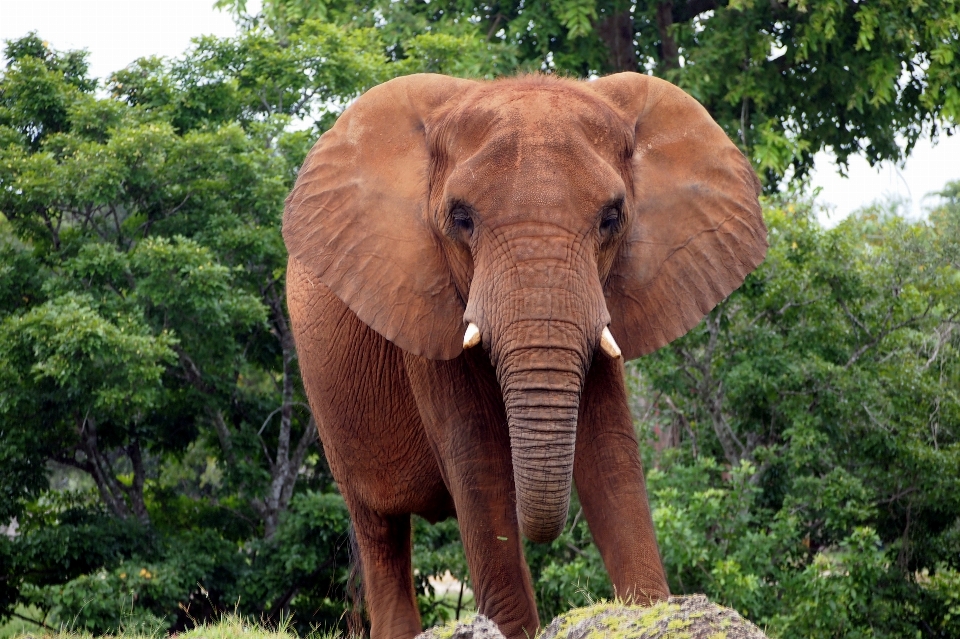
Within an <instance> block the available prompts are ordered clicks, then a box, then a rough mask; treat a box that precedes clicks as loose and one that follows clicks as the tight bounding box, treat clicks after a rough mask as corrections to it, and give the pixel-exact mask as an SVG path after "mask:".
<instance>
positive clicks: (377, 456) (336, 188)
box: [283, 72, 767, 639]
mask: <svg viewBox="0 0 960 639" xmlns="http://www.w3.org/2000/svg"><path fill="white" fill-rule="evenodd" d="M759 194H760V183H759V181H758V180H757V177H756V175H755V173H754V171H753V169H752V167H751V165H750V163H749V162H748V161H747V160H746V159H745V158H744V156H743V154H742V153H741V152H740V150H739V149H738V148H737V147H736V146H735V145H734V144H733V143H732V142H731V141H730V139H729V138H728V137H727V136H726V134H725V133H724V132H723V130H722V129H721V128H720V126H718V125H717V124H716V123H715V122H714V121H713V119H712V118H711V117H710V115H709V114H708V113H707V111H706V110H705V109H704V108H703V107H702V106H701V105H700V104H699V103H698V102H697V101H696V100H695V99H693V98H692V97H691V96H689V95H687V94H686V93H685V92H683V91H682V90H681V89H679V88H677V87H675V86H674V85H672V84H670V83H668V82H666V81H663V80H659V79H656V78H653V77H650V76H646V75H642V74H637V73H629V72H628V73H620V74H616V75H611V76H607V77H603V78H599V79H594V80H592V81H578V80H573V79H565V78H558V77H555V76H552V75H543V74H534V75H522V76H517V77H510V78H501V79H497V80H491V81H477V80H466V79H457V78H451V77H446V76H442V75H434V74H418V75H410V76H405V77H400V78H396V79H393V80H390V81H388V82H386V83H384V84H381V85H379V86H376V87H374V88H372V89H370V90H369V91H367V92H366V93H364V94H363V95H362V96H360V97H359V98H358V99H357V100H356V101H354V102H353V103H352V104H351V105H350V106H349V107H348V108H347V109H346V110H345V111H344V112H343V113H342V114H341V115H340V117H339V118H338V120H337V122H336V123H335V125H334V126H333V127H332V128H331V129H330V130H329V131H327V132H326V133H324V134H323V135H322V136H321V137H320V139H319V141H318V142H317V143H316V145H315V146H314V147H313V149H312V150H311V151H310V152H309V154H308V155H307V157H306V159H305V160H304V162H303V164H302V166H301V167H300V170H299V173H298V176H297V179H296V183H295V185H294V187H293V190H292V191H291V193H290V195H289V196H288V198H287V200H286V203H285V208H284V214H283V237H284V241H285V243H286V246H287V249H288V252H289V261H288V267H287V298H288V301H287V303H288V308H289V313H290V318H291V324H292V327H293V334H294V338H295V343H296V349H297V354H298V358H299V365H300V369H301V373H302V377H303V383H304V388H305V391H306V394H307V397H308V400H309V403H310V407H311V410H312V411H313V414H314V416H315V418H316V421H317V424H318V428H319V432H320V439H321V442H322V445H323V449H324V451H325V454H326V456H327V460H328V463H329V466H330V469H331V472H332V473H333V476H334V478H335V480H336V481H337V483H338V485H339V487H340V490H341V493H342V494H343V497H344V500H345V502H346V504H347V507H348V509H349V512H350V516H351V520H352V525H353V528H354V533H355V535H356V545H357V547H358V549H359V556H360V565H361V572H362V579H363V584H364V596H365V601H366V609H367V612H368V615H369V622H370V633H371V637H372V639H408V638H409V637H413V636H414V635H416V634H417V633H418V632H419V631H420V629H421V625H420V617H419V613H418V610H417V605H416V598H415V595H414V589H413V581H412V565H411V543H412V541H411V535H412V533H411V519H410V517H411V514H417V515H420V516H422V517H424V518H425V519H427V520H428V521H430V522H436V521H438V520H441V519H445V518H448V517H456V518H457V519H458V523H459V526H460V531H461V537H462V541H463V546H464V552H465V555H466V559H467V563H468V567H469V571H470V580H471V585H472V588H473V590H474V596H475V598H476V602H477V605H478V609H479V612H480V613H481V614H483V615H485V616H487V617H489V618H490V619H492V620H493V621H494V622H496V624H497V625H498V626H499V627H500V629H501V630H502V632H503V634H504V635H505V636H506V637H508V638H509V639H522V638H524V637H532V636H534V635H535V634H536V632H537V630H538V628H539V626H540V621H539V619H538V617H537V608H536V602H535V599H534V593H533V587H532V585H531V576H530V571H529V568H528V567H527V564H526V562H525V559H524V555H523V544H522V541H523V539H522V538H523V537H526V538H528V539H529V540H531V541H532V542H549V541H551V540H553V539H555V538H556V537H557V536H558V535H559V534H560V533H561V532H562V530H563V527H564V526H565V522H566V520H567V514H568V509H569V503H570V495H571V490H572V487H573V484H575V485H576V489H577V495H578V497H579V500H580V503H581V506H582V509H583V514H584V517H585V518H586V520H587V523H588V524H589V527H590V531H591V534H592V536H593V538H594V541H595V543H596V545H597V547H598V549H599V551H600V553H601V555H602V557H603V561H604V565H605V567H606V569H607V572H608V574H609V576H610V579H611V582H612V584H613V587H614V588H615V591H616V593H617V595H618V597H620V598H621V599H623V600H625V601H632V602H634V603H637V604H640V605H645V604H650V603H653V602H656V601H660V600H663V599H665V598H667V597H669V594H670V593H669V588H668V585H667V580H666V578H665V575H664V569H663V565H662V562H661V559H660V554H659V550H658V546H657V540H656V537H655V534H654V527H653V522H652V518H651V511H650V506H649V503H648V501H647V495H646V488H645V484H644V474H643V469H642V467H641V462H640V456H639V447H638V441H637V438H636V435H635V431H634V425H633V419H632V417H631V413H630V410H629V406H628V401H627V392H626V390H625V385H624V375H625V368H624V362H625V361H626V360H629V359H632V358H636V357H639V356H641V355H643V354H646V353H650V352H651V351H654V350H655V349H657V348H660V347H661V346H663V345H665V344H666V343H668V342H670V341H671V340H673V339H675V338H677V337H679V336H681V335H683V334H684V333H686V332H687V331H688V330H690V329H691V328H693V327H694V326H695V325H696V324H697V323H698V322H699V321H700V319H701V318H702V317H703V316H704V315H705V314H706V313H708V312H709V311H710V310H711V309H712V308H713V307H714V306H715V305H716V304H717V303H719V302H720V301H721V300H722V299H723V298H725V297H726V296H727V295H729V294H730V293H731V292H732V291H733V290H734V289H736V288H737V287H739V286H740V285H741V283H742V282H743V280H744V278H745V277H746V276H747V274H749V273H750V272H751V271H752V270H753V269H754V268H756V267H757V265H758V264H759V263H760V262H761V261H762V260H763V258H764V256H765V253H766V247H767V239H766V227H765V226H764V222H763V218H762V215H761V210H760V204H759V200H758V197H759Z"/></svg>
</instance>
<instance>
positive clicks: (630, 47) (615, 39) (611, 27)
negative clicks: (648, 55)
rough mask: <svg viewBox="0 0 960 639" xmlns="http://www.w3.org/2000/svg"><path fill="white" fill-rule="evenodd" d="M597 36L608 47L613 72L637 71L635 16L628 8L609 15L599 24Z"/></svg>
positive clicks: (609, 62) (609, 61)
mask: <svg viewBox="0 0 960 639" xmlns="http://www.w3.org/2000/svg"><path fill="white" fill-rule="evenodd" d="M597 34H598V35H599V36H600V39H601V40H603V42H604V44H606V45H607V51H608V52H609V53H608V58H607V59H608V64H609V65H610V69H611V70H612V71H636V70H637V50H636V47H635V46H634V44H633V14H632V13H630V8H629V7H627V8H626V9H623V10H622V11H617V12H615V13H611V14H609V15H608V16H607V17H605V18H604V19H603V20H601V21H600V22H599V23H598V24H597Z"/></svg>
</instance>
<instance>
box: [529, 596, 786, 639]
mask: <svg viewBox="0 0 960 639" xmlns="http://www.w3.org/2000/svg"><path fill="white" fill-rule="evenodd" d="M766 637H767V636H766V635H765V634H763V632H762V631H761V630H760V629H759V628H757V627H756V626H755V625H753V624H752V623H750V622H749V621H747V620H746V619H744V618H743V617H741V616H740V615H738V614H737V613H736V611H734V610H730V609H729V608H724V607H723V606H718V605H717V604H715V603H710V601H709V600H708V599H707V598H706V597H705V596H703V595H693V596H690V597H670V600H669V601H665V602H661V603H658V604H656V605H655V606H650V607H641V606H623V605H620V604H616V603H601V604H597V605H595V606H590V607H588V608H577V609H575V610H571V611H570V612H568V613H566V614H563V615H560V616H559V617H557V618H556V619H554V620H553V622H552V623H551V624H550V625H549V626H547V629H546V630H545V631H544V632H543V633H542V634H541V635H540V637H539V638H538V639H766Z"/></svg>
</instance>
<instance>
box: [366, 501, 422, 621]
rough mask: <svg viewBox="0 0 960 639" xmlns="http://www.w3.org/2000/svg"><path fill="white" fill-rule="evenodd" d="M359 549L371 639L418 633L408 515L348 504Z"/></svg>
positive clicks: (418, 617) (417, 612)
mask: <svg viewBox="0 0 960 639" xmlns="http://www.w3.org/2000/svg"><path fill="white" fill-rule="evenodd" d="M350 511H351V516H352V518H353V523H354V526H353V529H354V534H355V535H356V539H357V546H358V548H359V550H360V567H361V571H362V574H363V589H364V599H365V604H366V608H367V613H368V615H369V617H370V637H371V639H410V638H411V637H413V636H414V635H416V634H418V633H419V632H420V613H419V611H418V610H417V600H416V595H415V594H414V590H413V570H412V566H411V561H410V554H411V536H410V515H381V514H379V513H376V512H373V511H372V510H370V509H369V508H366V507H363V506H356V505H351V508H350Z"/></svg>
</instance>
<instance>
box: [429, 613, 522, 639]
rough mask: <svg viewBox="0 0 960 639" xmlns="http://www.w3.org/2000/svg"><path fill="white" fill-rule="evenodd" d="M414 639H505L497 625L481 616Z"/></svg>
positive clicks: (438, 627)
mask: <svg viewBox="0 0 960 639" xmlns="http://www.w3.org/2000/svg"><path fill="white" fill-rule="evenodd" d="M414 639H506V638H505V637H504V636H503V633H501V632H500V629H499V628H497V624H495V623H493V622H492V621H490V620H489V619H487V618H486V617H484V616H483V615H477V616H476V617H473V618H472V619H470V620H469V621H451V622H450V623H448V624H446V625H444V626H436V627H434V628H430V629H429V630H425V631H423V632H421V633H420V634H419V635H417V636H416V637H415V638H414Z"/></svg>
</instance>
